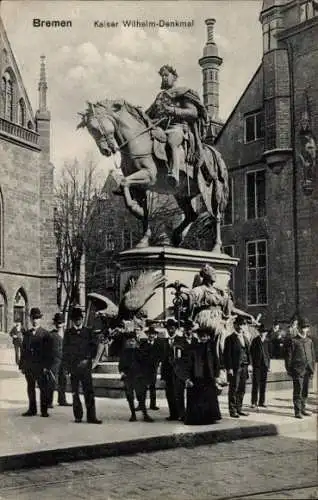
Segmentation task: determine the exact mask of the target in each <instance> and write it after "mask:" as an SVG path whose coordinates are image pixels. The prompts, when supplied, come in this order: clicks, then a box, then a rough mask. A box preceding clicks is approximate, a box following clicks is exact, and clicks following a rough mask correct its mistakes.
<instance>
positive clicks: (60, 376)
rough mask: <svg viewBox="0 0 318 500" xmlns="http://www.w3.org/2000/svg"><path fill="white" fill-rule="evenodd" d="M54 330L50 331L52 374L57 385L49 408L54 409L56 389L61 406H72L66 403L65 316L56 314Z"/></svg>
mask: <svg viewBox="0 0 318 500" xmlns="http://www.w3.org/2000/svg"><path fill="white" fill-rule="evenodd" d="M53 323H54V329H53V330H51V331H50V336H51V342H52V363H53V364H52V372H53V375H54V377H55V380H56V384H54V385H52V387H51V388H50V391H49V407H50V408H53V397H54V389H57V393H58V400H57V401H58V404H59V406H72V405H71V404H70V403H68V402H67V401H66V395H65V392H66V383H67V378H66V370H65V366H64V365H63V363H62V355H63V337H64V316H63V314H61V313H56V314H55V315H54V318H53Z"/></svg>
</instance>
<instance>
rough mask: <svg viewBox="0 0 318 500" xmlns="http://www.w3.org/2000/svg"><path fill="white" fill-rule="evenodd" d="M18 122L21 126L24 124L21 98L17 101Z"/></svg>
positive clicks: (23, 109) (23, 105)
mask: <svg viewBox="0 0 318 500" xmlns="http://www.w3.org/2000/svg"><path fill="white" fill-rule="evenodd" d="M18 124H19V125H21V127H24V126H25V104H24V100H23V99H22V98H21V99H20V100H19V103H18Z"/></svg>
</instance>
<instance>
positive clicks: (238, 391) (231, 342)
mask: <svg viewBox="0 0 318 500" xmlns="http://www.w3.org/2000/svg"><path fill="white" fill-rule="evenodd" d="M245 323H246V319H245V318H244V317H243V316H237V317H236V318H235V321H234V332H233V333H232V334H231V335H229V336H228V337H227V338H226V339H225V345H224V357H223V361H224V366H225V369H226V371H227V375H228V381H229V392H228V400H229V412H230V416H231V417H232V418H239V417H240V416H248V413H245V412H243V411H242V406H243V398H244V394H245V387H246V381H247V379H248V371H249V367H250V352H249V350H250V343H249V340H248V338H247V336H246V335H245V334H244V325H245Z"/></svg>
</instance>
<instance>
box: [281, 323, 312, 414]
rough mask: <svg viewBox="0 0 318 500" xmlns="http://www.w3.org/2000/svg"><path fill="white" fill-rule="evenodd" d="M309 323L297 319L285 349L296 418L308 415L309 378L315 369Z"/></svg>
mask: <svg viewBox="0 0 318 500" xmlns="http://www.w3.org/2000/svg"><path fill="white" fill-rule="evenodd" d="M309 328H310V323H309V321H308V320H307V319H304V318H300V319H299V331H298V332H297V333H296V335H295V336H294V337H289V339H288V341H287V342H286V349H285V365H286V371H287V373H288V375H290V376H291V377H292V379H293V402H294V410H295V417H296V418H303V415H304V416H309V415H310V414H311V413H310V412H309V411H308V410H306V401H307V397H308V387H309V380H310V379H311V378H312V376H313V374H314V371H315V361H316V356H315V350H314V344H313V341H312V339H311V338H310V337H308V336H307V334H308V332H309Z"/></svg>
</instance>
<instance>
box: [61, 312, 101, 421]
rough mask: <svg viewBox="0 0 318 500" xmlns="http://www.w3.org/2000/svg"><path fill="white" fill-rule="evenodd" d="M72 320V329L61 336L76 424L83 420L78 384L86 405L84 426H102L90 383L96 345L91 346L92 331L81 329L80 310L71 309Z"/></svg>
mask: <svg viewBox="0 0 318 500" xmlns="http://www.w3.org/2000/svg"><path fill="white" fill-rule="evenodd" d="M71 320H72V322H73V326H72V327H71V328H69V329H67V330H66V331H65V333H64V340H63V358H62V362H63V364H64V366H65V368H66V370H67V371H68V372H69V373H70V375H71V386H72V393H73V413H74V418H75V422H76V423H81V422H82V419H83V406H82V403H81V400H80V396H79V386H80V384H81V385H82V388H83V393H84V399H85V405H86V413H87V423H89V424H101V423H102V422H101V420H98V419H97V417H96V408H95V397H94V388H93V379H92V360H93V359H94V358H95V356H96V351H97V346H96V342H94V339H93V334H92V330H91V329H90V328H87V327H85V326H84V325H83V313H82V311H81V309H80V308H79V307H74V308H73V310H72V313H71Z"/></svg>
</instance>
